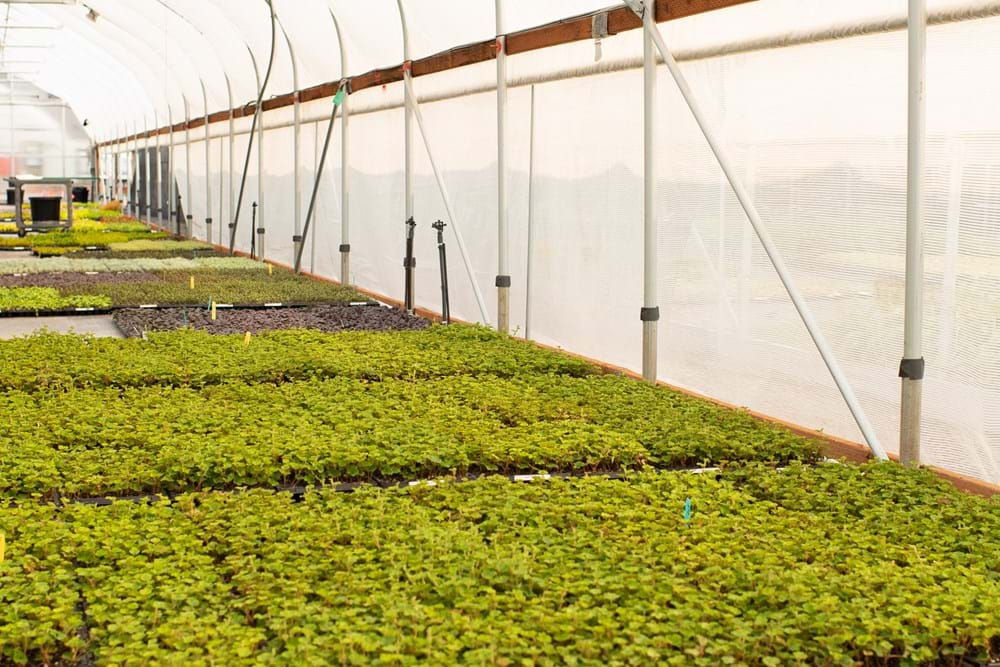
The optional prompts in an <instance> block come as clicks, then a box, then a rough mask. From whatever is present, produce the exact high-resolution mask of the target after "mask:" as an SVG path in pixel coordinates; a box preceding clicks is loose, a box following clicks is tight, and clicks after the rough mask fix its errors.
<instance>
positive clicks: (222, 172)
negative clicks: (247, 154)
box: [208, 107, 232, 246]
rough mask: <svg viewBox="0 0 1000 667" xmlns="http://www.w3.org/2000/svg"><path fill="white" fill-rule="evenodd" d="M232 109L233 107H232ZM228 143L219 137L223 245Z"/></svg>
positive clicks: (220, 242) (220, 206) (220, 221)
mask: <svg viewBox="0 0 1000 667" xmlns="http://www.w3.org/2000/svg"><path fill="white" fill-rule="evenodd" d="M230 109H232V107H230ZM225 151H226V145H225V143H224V142H223V141H222V137H219V245H220V246H221V245H222V221H223V220H225V219H226V197H225V195H224V194H223V193H224V192H225V191H226V186H225V180H226V155H225ZM208 242H209V243H212V239H211V237H209V239H208Z"/></svg>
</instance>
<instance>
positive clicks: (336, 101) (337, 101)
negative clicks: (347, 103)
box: [333, 88, 347, 105]
mask: <svg viewBox="0 0 1000 667" xmlns="http://www.w3.org/2000/svg"><path fill="white" fill-rule="evenodd" d="M345 97H347V91H346V90H345V89H344V88H339V89H338V90H337V94H336V95H334V96H333V103H334V104H337V105H339V104H340V103H341V102H343V101H344V98H345Z"/></svg>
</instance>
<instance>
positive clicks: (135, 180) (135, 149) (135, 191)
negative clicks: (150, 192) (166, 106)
mask: <svg viewBox="0 0 1000 667" xmlns="http://www.w3.org/2000/svg"><path fill="white" fill-rule="evenodd" d="M129 173H130V174H131V177H132V188H131V189H132V214H133V215H134V216H136V217H137V218H139V219H140V220H141V219H142V210H141V209H140V207H139V123H138V122H136V121H133V122H132V152H131V153H130V154H129Z"/></svg>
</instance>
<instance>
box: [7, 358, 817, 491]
mask: <svg viewBox="0 0 1000 667" xmlns="http://www.w3.org/2000/svg"><path fill="white" fill-rule="evenodd" d="M0 413H2V414H4V415H5V419H6V420H7V421H8V423H9V425H8V426H7V427H6V428H5V429H4V432H3V433H2V434H0V495H8V496H19V497H31V496H33V495H42V496H44V497H56V496H58V497H61V498H69V497H102V496H106V495H115V496H123V495H124V496H127V495H135V494H147V493H161V492H170V493H176V492H183V491H188V490H195V489H206V488H214V489H227V488H236V487H241V486H255V487H273V486H283V485H314V484H326V483H333V482H351V481H386V480H392V481H406V480H412V479H419V478H424V477H430V476H436V475H444V474H457V475H477V474H483V473H502V474H507V475H519V474H542V473H547V472H556V473H559V472H571V473H582V472H588V473H592V472H606V471H618V470H622V469H641V468H645V467H655V468H678V467H699V468H702V467H705V466H722V465H727V464H730V463H732V462H741V461H765V462H770V463H773V464H775V465H786V464H788V463H789V462H792V461H803V462H813V461H816V460H818V459H819V458H820V452H819V446H818V445H817V443H816V442H815V441H813V440H808V439H805V438H802V437H800V436H796V435H794V434H792V433H790V432H788V431H786V430H783V429H780V428H778V427H775V426H771V425H769V424H766V423H764V422H762V421H760V420H757V419H754V418H753V417H751V416H750V415H748V414H747V413H745V412H742V411H735V410H729V409H726V408H723V407H720V406H717V405H714V404H711V403H708V402H706V401H703V400H700V399H695V398H691V397H688V396H685V395H683V394H680V393H679V392H676V391H672V390H670V389H666V388H654V387H649V386H647V385H645V384H642V383H640V382H636V381H634V380H632V379H629V378H623V377H619V376H613V375H594V376H590V377H585V378H576V377H571V376H552V375H540V374H530V373H521V374H519V375H517V376H515V377H512V378H498V377H495V376H491V375H485V376H476V377H471V376H461V375H460V376H453V377H443V378H437V379H425V380H410V379H389V378H385V379H383V380H382V381H380V382H370V381H367V380H364V379H355V378H350V377H338V378H329V379H312V380H301V381H295V382H285V383H282V384H280V385H274V384H272V383H267V384H246V383H243V382H236V383H232V382H225V383H221V384H216V385H212V386H208V387H202V388H194V387H163V386H145V387H133V388H128V389H120V388H117V387H111V388H94V389H77V390H75V391H72V392H68V393H54V392H52V393H50V392H43V393H41V394H39V393H37V392H20V391H7V392H3V393H0Z"/></svg>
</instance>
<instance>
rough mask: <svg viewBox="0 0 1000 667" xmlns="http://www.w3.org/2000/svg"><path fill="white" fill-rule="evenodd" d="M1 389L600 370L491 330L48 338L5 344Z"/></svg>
mask: <svg viewBox="0 0 1000 667" xmlns="http://www.w3.org/2000/svg"><path fill="white" fill-rule="evenodd" d="M0 368H3V369H4V372H3V373H0V389H4V390H7V389H16V390H21V391H29V392H47V391H53V392H66V391H71V390H73V389H81V388H92V387H116V388H126V387H146V386H174V387H196V388H198V387H208V386H212V385H215V384H220V383H226V382H250V383H271V384H280V383H284V382H291V381H296V380H307V379H324V378H338V377H346V378H355V379H360V380H368V381H376V382H377V381H381V380H384V379H387V378H398V379H410V380H418V379H429V378H441V377H452V376H472V377H478V376H484V375H488V376H495V377H500V378H510V377H515V376H518V375H521V374H526V373H528V374H543V375H558V376H563V375H568V376H572V377H588V376H591V375H595V374H601V371H600V369H598V368H597V367H596V366H593V365H591V364H588V363H586V362H584V361H581V360H579V359H574V358H572V357H568V356H566V355H563V354H559V353H557V352H552V351H549V350H543V349H540V348H538V347H536V346H534V345H531V344H528V343H525V342H524V341H519V340H516V339H513V338H510V337H507V336H502V335H500V334H498V333H496V332H493V331H490V330H489V329H485V328H483V327H464V326H439V325H436V326H432V327H430V328H429V329H426V330H423V331H402V332H371V331H345V332H342V333H337V334H326V333H321V332H318V331H309V330H296V331H267V332H263V333H261V334H260V335H251V337H250V338H247V337H246V335H245V334H244V335H231V336H213V335H210V334H208V333H206V332H203V331H194V330H181V331H171V332H164V333H150V334H149V335H148V336H146V338H143V339H139V338H132V339H127V340H114V339H108V338H94V337H92V336H81V335H72V334H58V333H52V332H40V333H36V334H34V335H31V336H26V337H23V338H16V339H13V340H0Z"/></svg>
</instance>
